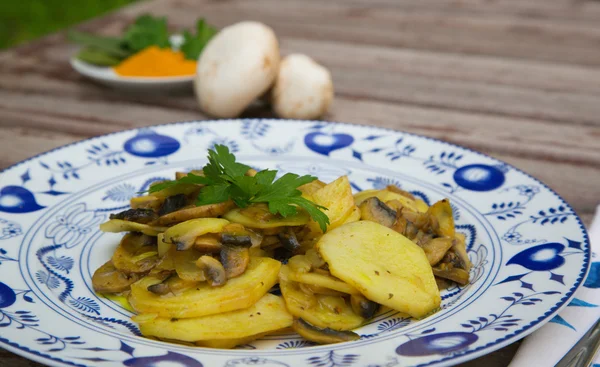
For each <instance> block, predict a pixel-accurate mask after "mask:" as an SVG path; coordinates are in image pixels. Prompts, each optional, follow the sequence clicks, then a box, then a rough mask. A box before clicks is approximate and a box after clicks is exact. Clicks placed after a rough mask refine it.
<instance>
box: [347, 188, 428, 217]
mask: <svg viewBox="0 0 600 367" xmlns="http://www.w3.org/2000/svg"><path fill="white" fill-rule="evenodd" d="M372 197H376V198H378V199H379V200H381V201H383V202H384V203H387V202H388V201H392V200H397V201H399V202H400V203H402V205H403V206H404V207H406V208H408V209H409V210H411V211H413V212H422V213H425V212H427V209H428V206H427V204H425V202H424V201H423V200H412V199H409V198H407V197H406V196H404V195H401V194H398V193H396V192H391V191H388V190H365V191H361V192H359V193H358V194H356V195H354V202H355V203H356V205H358V206H360V204H362V202H363V201H365V200H367V199H368V198H372Z"/></svg>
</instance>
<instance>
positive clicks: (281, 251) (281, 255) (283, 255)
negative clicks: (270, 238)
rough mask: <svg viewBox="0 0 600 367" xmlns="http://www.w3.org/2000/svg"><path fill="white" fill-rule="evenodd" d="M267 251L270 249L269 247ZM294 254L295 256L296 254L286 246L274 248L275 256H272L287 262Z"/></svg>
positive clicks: (284, 262)
mask: <svg viewBox="0 0 600 367" xmlns="http://www.w3.org/2000/svg"><path fill="white" fill-rule="evenodd" d="M278 243H279V242H278ZM266 251H269V248H267V249H266ZM292 256H294V254H293V253H292V252H291V251H290V250H288V249H286V248H284V247H276V248H275V249H274V250H273V256H272V257H273V258H274V259H275V260H277V261H279V262H281V263H282V264H287V263H288V261H289V260H290V258H291V257H292Z"/></svg>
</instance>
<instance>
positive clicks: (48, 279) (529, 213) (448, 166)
mask: <svg viewBox="0 0 600 367" xmlns="http://www.w3.org/2000/svg"><path fill="white" fill-rule="evenodd" d="M217 143H218V144H226V145H227V146H229V147H230V149H232V150H233V151H235V152H236V154H237V155H238V156H239V157H240V159H241V160H243V161H244V162H246V163H249V164H251V165H252V166H253V167H257V168H268V167H275V168H277V169H278V170H280V173H284V172H297V173H300V174H313V175H316V176H318V177H319V178H321V179H323V180H325V181H330V180H332V179H335V178H336V177H338V176H340V175H348V176H349V178H350V182H351V184H352V187H353V188H354V190H356V191H360V190H363V189H373V188H376V189H379V188H383V187H385V186H386V185H389V184H395V185H400V186H401V187H402V188H403V189H404V190H407V191H409V192H411V193H412V194H413V195H415V196H417V197H418V198H420V199H422V200H424V201H425V202H427V203H431V202H434V201H436V200H439V199H441V198H443V197H448V198H449V199H450V201H451V205H452V206H453V209H454V211H455V221H456V223H457V230H458V231H460V232H461V233H464V234H465V236H466V239H467V247H468V254H469V257H470V258H471V262H472V263H473V268H472V269H471V283H470V284H469V285H467V286H465V287H458V286H454V287H452V288H450V289H447V290H445V291H443V292H442V308H441V310H440V311H439V312H437V313H435V314H433V315H431V316H429V317H427V318H425V319H423V320H420V321H416V320H412V319H409V318H405V317H403V316H402V315H399V314H397V313H396V312H393V311H388V312H386V313H383V314H381V315H378V316H377V317H376V318H374V319H373V320H370V321H369V322H368V323H367V324H366V325H364V326H363V327H361V328H360V329H359V330H357V332H358V333H359V334H360V335H361V339H360V340H359V341H356V342H352V343H342V344H336V345H335V346H316V345H314V344H313V343H310V342H306V341H304V340H302V339H299V338H298V336H297V335H295V334H291V333H290V334H277V335H272V336H267V337H265V338H263V339H261V340H258V341H255V342H252V343H250V344H245V345H243V346H240V347H238V348H237V349H236V350H231V351H221V350H213V349H205V348H198V347H190V346H186V345H178V344H166V343H162V342H158V341H154V340H150V339H145V338H142V337H141V336H140V333H139V330H138V329H137V327H136V325H135V324H134V323H133V322H132V321H131V320H130V317H131V313H130V312H129V311H127V310H126V309H124V308H122V307H121V306H120V305H119V304H117V303H114V302H112V301H110V300H109V299H107V298H104V297H102V296H101V295H98V294H96V293H94V292H93V290H92V288H91V286H90V283H91V282H90V279H91V275H92V273H93V271H94V270H95V269H96V268H97V267H99V266H100V265H101V264H102V263H104V262H105V261H106V260H107V259H108V258H110V256H111V254H112V251H113V250H114V246H115V245H116V244H117V243H118V240H119V238H120V237H119V235H117V234H105V233H101V232H100V231H99V229H98V224H99V223H100V222H101V221H103V220H105V219H106V218H107V216H108V214H109V213H110V212H114V211H117V210H123V209H125V208H127V204H128V203H127V202H128V200H129V199H130V198H131V197H134V196H136V195H138V192H140V191H144V190H145V189H147V187H148V186H149V185H150V184H151V183H152V182H154V181H158V180H163V179H165V178H168V177H172V175H173V173H174V172H176V171H180V170H186V169H189V168H190V167H199V166H202V165H203V164H204V162H205V154H206V149H207V148H209V147H212V146H214V144H217ZM0 182H2V185H1V186H0V212H2V213H3V215H2V217H1V218H0V231H1V232H0V270H1V271H2V274H10V275H11V276H8V277H6V276H5V277H3V278H2V279H0V330H1V332H0V345H2V346H3V347H5V348H7V349H9V350H11V351H14V352H16V353H19V354H22V355H24V356H27V357H30V358H34V359H36V360H39V361H42V362H44V363H46V364H50V365H57V366H63V365H74V366H84V365H94V366H103V365H106V366H108V365H121V366H139V365H159V364H161V363H171V364H173V365H181V366H254V365H257V366H258V365H261V366H296V365H312V366H344V367H349V366H390V367H391V366H397V365H402V366H443V365H451V364H455V363H458V362H459V361H464V360H467V359H470V358H475V357H478V356H480V355H482V354H485V353H487V352H488V351H489V350H491V349H496V348H498V347H501V346H503V345H506V344H508V343H511V342H513V341H515V340H517V339H519V338H521V337H523V336H524V335H526V334H527V333H529V332H530V331H531V330H532V328H534V327H536V326H539V324H540V323H543V322H547V321H550V320H552V321H553V322H557V323H561V324H562V325H565V326H567V327H569V323H568V320H562V319H560V318H559V317H558V316H556V314H557V312H558V310H559V309H560V308H561V307H563V306H566V305H569V306H570V307H597V305H591V304H586V303H585V302H583V301H581V300H578V299H573V294H574V292H575V290H576V289H577V287H578V286H580V285H584V286H586V287H590V288H597V287H599V286H600V285H599V284H600V281H599V279H600V275H599V274H600V270H599V269H600V266H598V263H594V264H593V265H592V271H591V274H590V276H589V277H588V278H587V280H586V281H585V284H583V281H584V278H585V275H586V273H587V271H588V266H589V263H590V250H589V243H588V237H587V234H586V232H585V229H584V228H583V225H582V224H581V221H580V220H579V218H578V217H577V215H576V214H575V213H574V211H573V210H572V209H571V208H570V207H569V205H568V204H567V203H565V202H564V200H563V199H561V198H560V197H559V196H558V195H556V194H555V193H554V192H553V191H551V190H550V189H549V188H548V187H546V186H545V185H544V184H543V183H541V182H539V181H537V180H535V179H534V178H532V177H530V176H528V175H527V174H525V173H523V172H521V171H519V170H518V169H516V168H514V167H511V166H509V165H507V164H505V163H503V162H500V161H497V160H494V159H492V158H490V157H487V156H485V155H483V154H480V153H477V152H474V151H471V150H468V149H466V148H462V147H459V146H456V145H452V144H449V143H444V142H441V141H437V140H434V139H429V138H425V137H421V136H417V135H412V134H407V133H402V132H398V131H392V130H385V129H380V128H374V127H366V126H360V125H349V124H336V123H326V122H318V121H288V120H268V119H248V120H223V121H206V122H186V123H179V124H170V125H162V126H154V127H152V128H150V129H148V128H146V129H139V130H133V131H125V132H121V133H116V134H111V135H107V136H101V137H98V138H94V139H89V140H85V141H82V142H78V143H75V144H72V145H69V146H66V147H62V148H59V149H56V150H54V151H50V152H47V153H44V154H42V155H40V156H37V157H34V158H31V159H29V160H27V161H24V162H21V163H18V164H16V165H14V166H12V167H10V168H8V169H6V170H5V171H4V172H3V173H2V180H1V181H0ZM57 325H60V327H56V326H57Z"/></svg>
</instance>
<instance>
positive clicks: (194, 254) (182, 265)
mask: <svg viewBox="0 0 600 367" xmlns="http://www.w3.org/2000/svg"><path fill="white" fill-rule="evenodd" d="M172 254H173V265H174V266H175V271H176V272H177V275H178V276H179V277H180V278H181V279H183V280H189V281H196V282H202V281H204V280H206V277H205V276H204V271H202V269H200V268H199V267H197V266H196V260H198V259H199V258H200V256H202V255H203V254H202V253H201V252H200V251H198V250H195V249H193V248H191V249H189V250H185V251H173V253H172Z"/></svg>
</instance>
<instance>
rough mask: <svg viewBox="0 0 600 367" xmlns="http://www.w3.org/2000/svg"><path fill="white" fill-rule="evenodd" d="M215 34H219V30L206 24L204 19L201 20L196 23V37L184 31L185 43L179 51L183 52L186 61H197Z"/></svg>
mask: <svg viewBox="0 0 600 367" xmlns="http://www.w3.org/2000/svg"><path fill="white" fill-rule="evenodd" d="M215 34H217V29H216V28H215V27H212V26H211V25H209V24H208V23H206V22H205V21H204V19H199V20H198V22H197V23H196V35H192V34H191V33H190V32H188V31H184V32H183V39H184V41H183V44H182V45H181V47H180V48H179V49H180V50H181V52H183V54H184V55H185V58H186V59H189V60H197V59H198V57H199V56H200V54H201V53H202V50H203V49H204V47H205V46H206V44H207V43H208V41H210V39H211V38H212V37H213V36H214V35H215Z"/></svg>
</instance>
